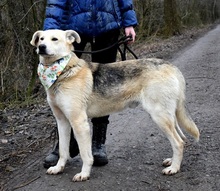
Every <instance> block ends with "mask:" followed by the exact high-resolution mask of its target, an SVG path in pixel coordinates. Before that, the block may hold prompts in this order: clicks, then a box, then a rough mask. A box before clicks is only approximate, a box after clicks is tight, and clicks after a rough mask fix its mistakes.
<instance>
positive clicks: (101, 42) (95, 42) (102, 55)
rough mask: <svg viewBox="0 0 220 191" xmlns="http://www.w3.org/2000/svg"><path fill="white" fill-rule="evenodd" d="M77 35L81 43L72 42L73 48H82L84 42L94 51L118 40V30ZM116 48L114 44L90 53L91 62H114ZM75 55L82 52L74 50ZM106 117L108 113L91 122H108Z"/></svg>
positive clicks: (96, 123)
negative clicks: (97, 34)
mask: <svg viewBox="0 0 220 191" xmlns="http://www.w3.org/2000/svg"><path fill="white" fill-rule="evenodd" d="M79 35H80V37H81V43H80V44H78V43H74V49H75V50H84V49H85V46H86V44H87V43H90V44H91V51H96V50H102V49H105V48H107V47H110V46H111V45H113V44H114V43H116V42H117V41H118V38H119V35H120V31H119V30H113V31H109V32H106V33H104V34H102V35H100V36H97V37H95V38H93V37H88V36H84V35H81V34H79ZM117 49H118V47H117V46H114V47H112V48H110V49H107V50H105V51H102V52H99V53H94V54H92V62H98V63H102V64H105V63H111V62H115V61H116V57H117ZM76 55H77V56H78V57H79V58H80V57H81V55H82V53H77V52H76ZM108 118H109V115H108V116H104V117H98V118H93V119H92V124H93V125H94V126H98V125H99V124H109V120H108Z"/></svg>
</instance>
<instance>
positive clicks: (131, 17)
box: [118, 0, 138, 27]
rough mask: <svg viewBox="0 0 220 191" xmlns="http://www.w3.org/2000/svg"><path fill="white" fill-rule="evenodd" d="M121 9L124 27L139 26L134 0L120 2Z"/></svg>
mask: <svg viewBox="0 0 220 191" xmlns="http://www.w3.org/2000/svg"><path fill="white" fill-rule="evenodd" d="M118 4H119V8H120V11H121V15H122V26H123V27H129V26H134V27H135V26H136V25H137V24H138V22H137V17H136V13H135V11H134V8H133V1H132V0H118Z"/></svg>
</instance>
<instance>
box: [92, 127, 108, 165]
mask: <svg viewBox="0 0 220 191" xmlns="http://www.w3.org/2000/svg"><path fill="white" fill-rule="evenodd" d="M106 132H107V124H99V125H93V136H92V155H93V157H94V163H93V165H94V166H104V165H106V164H108V158H107V154H106V149H105V140H106Z"/></svg>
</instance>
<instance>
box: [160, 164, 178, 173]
mask: <svg viewBox="0 0 220 191" xmlns="http://www.w3.org/2000/svg"><path fill="white" fill-rule="evenodd" d="M178 171H179V169H177V168H174V167H172V166H169V167H167V168H165V169H163V171H162V173H163V174H165V175H173V174H176V173H177V172H178Z"/></svg>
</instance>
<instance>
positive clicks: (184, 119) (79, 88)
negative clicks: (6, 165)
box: [31, 30, 199, 181]
mask: <svg viewBox="0 0 220 191" xmlns="http://www.w3.org/2000/svg"><path fill="white" fill-rule="evenodd" d="M74 41H77V42H78V43H80V37H79V35H78V34H77V33H76V32H75V31H72V30H68V31H61V30H48V31H37V32H36V33H35V34H34V35H33V38H32V40H31V44H32V45H33V46H36V47H37V50H36V51H37V53H38V54H39V55H40V62H41V63H43V64H44V65H50V64H52V63H53V62H54V61H56V60H57V59H60V58H62V57H63V56H66V55H67V54H70V53H71V54H72V57H71V59H70V61H69V63H68V65H67V66H66V68H65V69H64V71H63V73H62V74H61V75H60V76H59V78H58V79H57V81H56V82H55V83H54V84H53V85H52V87H51V88H49V89H48V90H47V100H48V103H49V105H50V107H51V109H52V111H53V114H54V116H55V118H56V121H57V125H58V132H59V152H60V153H59V155H60V158H59V161H58V163H57V165H56V166H54V167H50V168H49V169H48V170H47V173H48V174H57V173H59V172H62V171H63V169H64V167H65V164H66V161H67V160H68V158H69V149H68V148H69V140H70V130H71V127H72V129H73V131H74V135H75V137H76V140H77V142H78V145H79V150H80V155H81V158H82V161H83V166H82V170H81V172H80V173H78V174H76V175H75V176H74V177H73V180H74V181H83V180H87V179H88V178H89V176H90V171H91V167H92V164H93V157H92V151H91V135H90V127H89V123H88V118H90V117H99V116H105V115H107V114H110V113H113V112H118V111H121V110H122V109H124V108H126V107H129V106H133V105H136V104H137V103H139V104H141V105H142V107H143V108H144V109H145V110H146V111H147V112H148V113H149V114H150V115H151V117H152V119H153V120H154V122H155V123H156V124H157V125H158V126H159V128H160V129H161V130H162V131H163V132H164V133H165V135H166V136H167V138H168V139H169V141H170V143H171V146H172V149H173V156H172V158H168V159H166V160H164V162H163V164H164V165H165V166H167V167H166V168H165V169H164V170H163V171H162V172H163V174H167V175H171V174H175V173H177V172H178V171H179V170H180V165H181V161H182V157H183V147H184V141H183V139H185V136H184V134H183V133H182V131H181V129H180V127H179V125H180V126H181V127H183V128H184V129H185V130H187V131H188V132H189V133H190V134H191V135H192V136H193V137H194V138H195V139H196V140H199V130H198V128H197V126H196V125H195V123H194V122H193V121H192V119H191V118H190V117H189V116H188V115H187V114H186V110H185V107H184V103H185V80H184V77H183V75H182V74H181V72H180V71H179V70H178V69H177V68H176V67H175V66H173V65H171V64H170V63H168V62H166V61H164V60H161V59H154V58H152V59H140V60H127V61H122V62H116V63H111V64H98V63H87V62H86V61H84V60H82V59H79V58H78V57H77V56H76V55H75V54H74V53H73V52H72V50H73V46H72V43H73V42H74ZM42 45H43V46H44V47H45V50H44V51H43V53H42V51H41V50H40V49H39V47H40V46H42Z"/></svg>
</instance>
